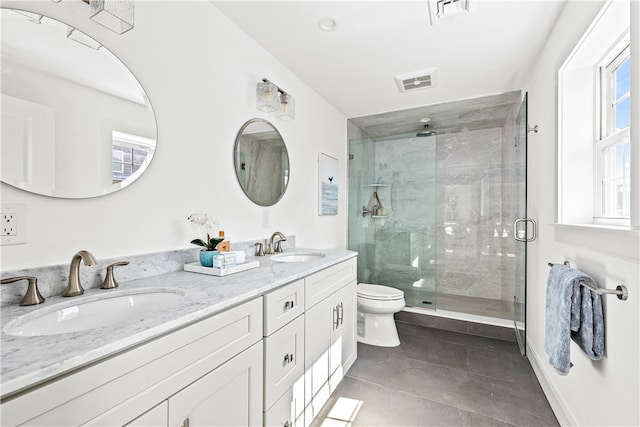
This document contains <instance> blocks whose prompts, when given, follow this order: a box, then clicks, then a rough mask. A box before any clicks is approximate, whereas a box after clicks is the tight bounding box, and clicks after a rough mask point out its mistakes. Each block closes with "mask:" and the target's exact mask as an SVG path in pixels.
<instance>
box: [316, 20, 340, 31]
mask: <svg viewBox="0 0 640 427" xmlns="http://www.w3.org/2000/svg"><path fill="white" fill-rule="evenodd" d="M318 28H320V29H321V30H322V31H326V32H330V31H333V30H335V29H336V21H334V20H333V19H331V18H322V19H321V20H319V21H318Z"/></svg>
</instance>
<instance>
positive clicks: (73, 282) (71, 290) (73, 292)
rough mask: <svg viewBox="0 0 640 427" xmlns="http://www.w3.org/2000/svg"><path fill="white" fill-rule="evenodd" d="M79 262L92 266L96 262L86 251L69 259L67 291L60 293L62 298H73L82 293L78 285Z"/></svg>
mask: <svg viewBox="0 0 640 427" xmlns="http://www.w3.org/2000/svg"><path fill="white" fill-rule="evenodd" d="M80 261H82V262H83V263H84V265H94V264H96V263H97V262H98V261H96V259H95V258H94V257H93V255H91V253H90V252H88V251H79V252H78V253H76V254H75V255H74V256H73V258H71V266H70V267H69V283H68V284H67V289H65V290H64V292H63V293H62V296H63V297H75V296H78V295H82V294H83V293H84V288H83V287H82V285H81V284H80Z"/></svg>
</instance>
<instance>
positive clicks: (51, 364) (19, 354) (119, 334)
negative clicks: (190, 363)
mask: <svg viewBox="0 0 640 427" xmlns="http://www.w3.org/2000/svg"><path fill="white" fill-rule="evenodd" d="M296 252H297V253H310V252H313V253H322V254H324V255H325V257H324V258H321V259H318V260H312V261H308V262H291V263H285V262H274V261H272V260H271V257H270V256H265V257H248V258H247V262H249V261H260V267H257V268H254V269H251V270H247V271H243V272H240V273H236V274H231V275H228V276H224V277H217V276H210V275H207V274H199V273H192V272H186V271H177V272H172V273H166V274H161V275H158V276H152V277H146V278H142V279H137V280H131V281H127V282H121V283H120V286H119V287H118V288H116V289H113V290H103V289H88V290H86V291H85V293H84V295H83V296H82V297H76V298H96V297H98V296H99V295H102V294H103V295H105V296H106V295H116V294H117V293H126V292H128V291H129V292H130V291H132V290H136V289H146V288H154V289H166V288H169V289H179V290H180V291H182V292H184V295H185V296H184V299H182V300H181V302H180V303H178V304H176V305H174V306H171V307H170V308H168V309H163V310H161V311H158V312H154V313H152V314H150V315H147V316H145V317H144V318H143V319H140V321H137V322H135V323H118V319H117V318H114V319H113V321H112V322H111V323H110V324H107V325H105V326H104V327H101V328H97V329H89V330H84V331H78V332H73V333H65V334H58V335H46V336H34V337H20V336H13V335H9V334H6V333H4V328H5V326H6V325H7V323H9V322H10V321H11V320H13V319H15V318H16V317H18V316H21V315H24V314H29V313H33V312H35V311H37V310H47V311H51V308H52V307H53V306H54V305H57V304H66V305H73V299H74V298H63V297H60V296H56V297H50V298H48V299H47V300H46V302H45V303H44V304H41V305H38V306H30V307H20V306H17V305H14V306H5V307H3V308H2V312H1V314H0V323H1V326H2V331H3V332H2V334H1V341H0V345H1V346H0V357H1V363H0V378H1V380H0V381H1V382H0V390H1V391H0V393H1V395H2V398H5V397H7V396H9V395H12V394H14V393H17V392H20V391H22V390H25V389H27V388H29V387H32V386H34V385H37V384H39V383H42V382H44V381H47V380H50V379H52V378H55V377H57V376H59V375H62V374H65V373H68V372H69V371H72V370H74V369H77V368H79V367H82V366H85V365H88V364H90V363H94V362H96V361H99V360H100V359H103V358H106V357H108V356H110V355H113V354H116V353H118V352H121V351H123V350H126V349H127V348H130V347H132V346H134V345H138V344H140V343H143V342H145V341H148V340H151V339H153V338H155V337H158V336H160V335H163V334H166V333H167V332H171V331H173V330H176V329H178V328H181V327H183V326H185V325H188V324H191V323H194V322H197V321H199V320H201V319H204V318H206V317H208V316H211V315H213V314H215V313H218V312H220V311H223V310H225V309H228V308H231V307H233V306H236V305H238V304H241V303H243V302H245V301H248V300H250V299H252V298H255V297H257V296H260V295H262V294H264V293H266V292H268V291H270V290H273V289H275V288H277V287H279V286H282V285H285V284H287V283H289V282H292V281H294V280H297V279H300V278H303V277H305V276H308V275H310V274H312V273H315V272H317V271H320V270H323V269H325V268H327V267H329V266H331V265H334V264H337V263H339V262H342V261H345V260H347V259H349V258H353V257H355V256H357V253H356V252H352V251H347V250H337V251H331V250H317V249H300V248H297V249H295V250H291V251H287V253H296ZM76 301H77V300H76Z"/></svg>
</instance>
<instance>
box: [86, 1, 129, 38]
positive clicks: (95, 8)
mask: <svg viewBox="0 0 640 427" xmlns="http://www.w3.org/2000/svg"><path fill="white" fill-rule="evenodd" d="M85 1H86V0H85ZM134 5H135V3H134V1H133V0H90V1H89V6H91V12H90V13H89V18H91V19H92V20H93V21H95V22H97V23H98V24H100V25H102V26H104V27H106V28H108V29H110V30H111V31H113V32H114V33H117V34H124V33H126V32H127V31H129V30H130V29H132V28H133V15H134Z"/></svg>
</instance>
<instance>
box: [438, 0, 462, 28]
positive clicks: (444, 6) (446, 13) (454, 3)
mask: <svg viewBox="0 0 640 427" xmlns="http://www.w3.org/2000/svg"><path fill="white" fill-rule="evenodd" d="M470 3H471V0H429V17H430V18H431V25H435V24H437V23H438V22H440V21H442V20H449V19H451V18H454V17H456V16H458V15H462V14H466V13H469V4H470Z"/></svg>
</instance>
